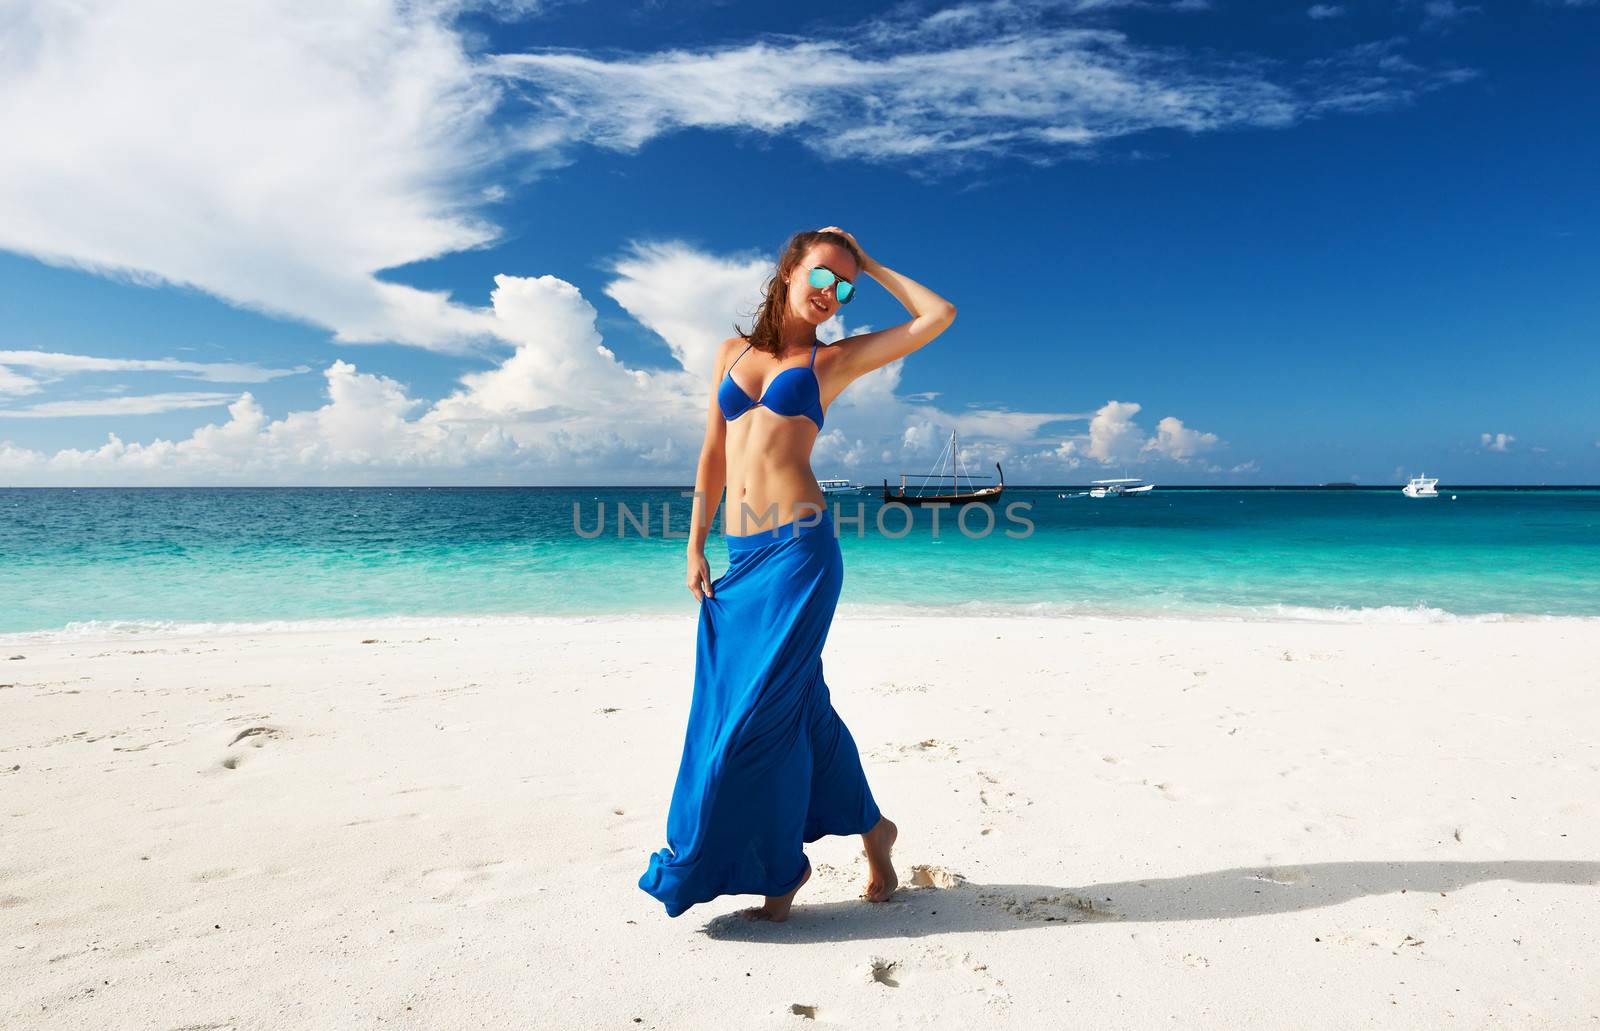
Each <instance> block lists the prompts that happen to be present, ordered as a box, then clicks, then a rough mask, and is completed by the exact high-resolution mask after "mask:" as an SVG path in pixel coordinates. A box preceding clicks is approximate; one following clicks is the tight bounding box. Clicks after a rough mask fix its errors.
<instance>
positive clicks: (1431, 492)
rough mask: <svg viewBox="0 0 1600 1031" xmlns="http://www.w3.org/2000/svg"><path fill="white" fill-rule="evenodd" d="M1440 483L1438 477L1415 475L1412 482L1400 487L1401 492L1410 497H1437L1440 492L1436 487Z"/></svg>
mask: <svg viewBox="0 0 1600 1031" xmlns="http://www.w3.org/2000/svg"><path fill="white" fill-rule="evenodd" d="M1438 485H1439V479H1438V477H1432V478H1429V477H1427V476H1413V477H1411V482H1409V483H1407V484H1406V485H1405V486H1404V487H1401V488H1400V493H1402V494H1404V495H1405V496H1406V497H1408V498H1436V497H1438V496H1439V492H1438V491H1437V490H1435V489H1434V488H1435V487H1437V486H1438Z"/></svg>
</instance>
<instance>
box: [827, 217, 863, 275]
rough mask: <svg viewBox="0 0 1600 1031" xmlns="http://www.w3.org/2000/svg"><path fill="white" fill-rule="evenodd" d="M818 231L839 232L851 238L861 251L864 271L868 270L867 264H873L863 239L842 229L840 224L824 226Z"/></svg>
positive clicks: (848, 238)
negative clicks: (862, 242) (862, 241)
mask: <svg viewBox="0 0 1600 1031" xmlns="http://www.w3.org/2000/svg"><path fill="white" fill-rule="evenodd" d="M817 232H819V233H838V234H839V235H840V236H842V237H844V238H845V239H846V240H849V241H850V242H851V243H852V244H854V245H855V249H856V250H858V251H860V252H861V271H863V272H865V271H867V266H868V265H871V264H872V259H871V258H869V257H867V250H866V248H865V247H862V246H861V241H859V240H857V239H856V238H855V237H854V236H853V235H851V234H850V233H847V232H845V231H844V230H843V229H840V228H839V227H838V226H823V227H822V228H821V229H818V230H817Z"/></svg>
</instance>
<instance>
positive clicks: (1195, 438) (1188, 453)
mask: <svg viewBox="0 0 1600 1031" xmlns="http://www.w3.org/2000/svg"><path fill="white" fill-rule="evenodd" d="M1217 443H1218V440H1217V435H1216V434H1215V433H1202V432H1200V431H1199V430H1192V429H1189V428H1188V427H1187V426H1185V425H1184V424H1183V420H1182V419H1179V418H1176V417H1175V416H1171V415H1169V416H1167V417H1166V418H1164V419H1162V420H1161V421H1160V422H1158V423H1156V435H1155V436H1154V437H1151V438H1150V439H1149V440H1147V441H1145V444H1144V447H1143V448H1142V449H1141V450H1144V451H1154V452H1155V453H1156V454H1158V455H1164V456H1165V457H1167V458H1171V459H1173V460H1174V461H1178V462H1184V461H1187V460H1189V459H1191V458H1193V457H1195V456H1196V455H1198V454H1200V453H1201V452H1204V451H1209V450H1211V449H1212V448H1214V447H1216V446H1217Z"/></svg>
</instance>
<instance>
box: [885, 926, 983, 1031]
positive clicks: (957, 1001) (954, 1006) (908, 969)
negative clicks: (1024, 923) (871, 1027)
mask: <svg viewBox="0 0 1600 1031" xmlns="http://www.w3.org/2000/svg"><path fill="white" fill-rule="evenodd" d="M867 976H868V978H869V979H870V980H869V983H872V984H881V985H883V986H884V987H885V988H899V987H902V986H904V987H906V988H908V989H910V991H911V992H912V994H914V995H915V994H920V993H919V989H922V990H924V991H926V990H939V991H941V999H940V1002H941V1006H942V1007H943V1009H942V1012H941V1016H943V1017H944V1018H945V1019H946V1021H949V1022H950V1026H952V1027H967V1026H981V1025H982V1021H983V1013H984V1011H985V1010H992V1009H995V1008H1004V1007H1006V1006H1009V1005H1010V1003H1011V993H1010V992H1008V991H1007V990H1006V988H1005V984H1004V982H1002V981H1001V980H1000V979H999V978H998V977H996V976H994V974H992V973H990V971H989V965H988V964H987V963H985V962H983V961H981V960H978V959H975V958H974V957H973V955H972V954H971V953H970V952H962V953H957V952H955V951H953V950H951V949H947V948H945V947H943V946H940V945H931V946H927V947H923V948H915V949H912V950H911V955H909V956H896V957H893V958H890V957H885V956H873V957H872V958H871V960H870V965H869V967H868V973H867ZM952 1018H953V1019H952Z"/></svg>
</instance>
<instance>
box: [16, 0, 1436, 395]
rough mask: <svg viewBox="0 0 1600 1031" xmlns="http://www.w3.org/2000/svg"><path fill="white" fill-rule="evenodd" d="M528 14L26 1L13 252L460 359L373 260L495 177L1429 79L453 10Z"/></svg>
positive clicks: (1045, 45) (1291, 99)
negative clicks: (600, 30)
mask: <svg viewBox="0 0 1600 1031" xmlns="http://www.w3.org/2000/svg"><path fill="white" fill-rule="evenodd" d="M539 6H540V5H539V4H537V3H528V2H524V0H498V2H490V3H487V4H472V3H459V2H451V0H421V2H401V0H367V2H364V3H360V4H333V5H328V4H324V3H319V2H317V0H230V2H228V3H222V4H194V3H187V2H183V0H77V2H74V3H70V4H61V3H56V4H48V3H31V4H30V3H18V2H15V0H13V2H11V3H8V4H7V5H6V7H5V8H4V10H5V14H4V15H3V16H0V53H4V54H5V60H4V61H3V62H0V139H3V140H4V141H5V159H4V160H3V161H0V249H5V250H10V251H15V252H18V253H21V254H26V255H30V256H33V257H35V258H38V259H40V260H42V261H46V262H50V263H54V264H59V265H66V266H72V267H77V268H83V269H87V270H91V271H94V272H97V273H101V274H106V275H112V276H119V277H125V278H128V279H131V280H133V281H135V282H140V283H146V284H152V285H155V284H180V285H184V286H191V287H195V288H197V289H200V290H203V291H205V292H207V293H210V294H212V295H215V296H217V297H220V298H223V299H225V300H226V301H228V302H230V303H232V304H235V305H239V306H242V307H245V308H250V309H254V310H261V311H265V312H269V313H273V314H276V315H281V316H285V317H289V318H293V319H297V320H302V321H305V322H308V323H311V324H314V325H317V326H321V327H326V328H328V329H330V330H332V331H333V332H334V334H335V335H336V337H337V338H338V339H339V340H341V341H346V342H371V341H391V340H392V341H397V342H400V343H405V344H412V345H417V346H422V347H428V348H434V349H439V350H447V351H462V352H466V351H472V350H474V349H475V348H476V347H477V346H478V345H479V344H481V343H483V342H485V341H487V340H489V339H492V338H494V337H496V335H497V333H498V331H499V330H500V329H501V328H502V323H501V321H500V320H499V319H498V317H497V316H496V314H495V313H494V312H493V311H492V310H490V309H487V308H482V307H478V306H475V305H473V304H471V303H461V302H457V301H454V300H452V299H451V298H450V297H449V296H447V295H446V294H445V293H443V292H439V291H428V290H421V289H416V288H413V287H409V286H404V285H401V284H398V283H394V282H388V281H385V280H383V279H380V278H379V273H380V272H381V271H382V270H385V269H392V268H395V267H398V266H402V265H406V264H409V263H414V262H419V261H424V260H427V259H430V258H435V257H438V256H440V255H444V254H449V253H452V252H457V251H460V250H463V249H467V248H474V247H480V246H485V245H487V244H489V243H491V242H493V241H494V240H495V239H496V238H497V236H498V234H499V229H498V227H497V226H495V225H493V224H492V223H491V222H490V221H489V220H488V218H487V217H486V214H485V213H486V212H488V211H490V210H492V208H491V207H490V206H491V205H492V204H494V203H495V202H496V201H497V200H498V199H500V198H504V197H505V196H506V195H507V186H506V184H505V183H502V182H497V181H494V178H495V177H496V176H498V175H500V173H502V172H503V173H504V175H503V176H502V177H503V178H504V179H505V180H507V182H511V181H513V180H515V179H517V178H519V177H526V175H527V174H529V173H531V172H536V171H538V170H539V169H541V168H545V167H549V166H551V165H554V164H558V163H560V162H562V161H564V160H567V156H568V154H569V152H570V151H571V148H572V146H573V145H574V144H577V143H587V144H594V145H599V146H604V147H612V148H617V149H622V150H631V149H635V148H637V147H639V146H640V145H642V144H643V143H644V142H645V141H646V140H649V139H651V138H653V137H655V136H657V135H659V134H661V133H665V132H670V131H673V130H677V129H683V128H688V127H699V128H721V129H729V130H739V131H753V132H758V133H763V134H778V133H792V134H795V135H796V137H797V138H798V139H799V140H801V142H803V143H805V144H807V145H809V146H813V147H815V148H816V149H818V150H819V151H820V152H822V153H824V154H826V155H828V156H830V157H855V158H862V159H867V160H876V161H901V160H908V161H909V163H908V164H907V165H906V167H907V168H908V169H910V170H912V171H917V170H920V169H924V168H928V167H931V162H933V161H935V160H938V161H945V162H956V163H959V162H961V161H965V160H973V161H976V160H980V159H986V158H989V157H994V156H999V155H1015V154H1021V155H1022V156H1024V157H1026V158H1027V159H1028V160H1036V161H1037V160H1055V159H1057V158H1059V157H1060V156H1062V155H1065V154H1071V153H1080V152H1082V151H1083V148H1084V147H1085V146H1086V145H1091V144H1095V143H1097V142H1099V141H1104V140H1108V139H1112V138H1116V137H1120V136H1125V135H1128V134H1131V133H1138V132H1143V131H1146V130H1151V129H1180V130H1184V131H1189V132H1201V131H1208V130H1216V129H1225V128H1231V127H1239V126H1257V127H1272V126H1284V125H1289V124H1292V123H1293V122H1295V121H1296V120H1298V119H1300V118H1303V117H1306V116H1309V115H1313V114H1315V113H1317V112H1319V111H1322V110H1328V109H1343V110H1350V109H1357V108H1361V107H1369V106H1373V105H1375V104H1377V103H1379V102H1381V101H1382V100H1383V99H1384V98H1388V99H1391V100H1392V99H1394V98H1401V99H1404V98H1405V97H1408V96H1410V95H1411V92H1412V90H1413V88H1416V89H1420V88H1422V87H1412V86H1411V85H1409V84H1410V83H1412V82H1413V81H1414V80H1418V79H1426V78H1427V76H1428V73H1427V72H1426V71H1425V70H1423V69H1420V68H1418V67H1417V66H1416V65H1412V64H1409V63H1395V62H1393V61H1390V62H1388V63H1386V64H1385V63H1381V62H1376V61H1365V60H1364V59H1363V58H1362V57H1361V56H1360V55H1355V56H1351V57H1347V58H1346V59H1344V60H1343V61H1342V62H1339V63H1336V64H1335V65H1329V66H1326V67H1324V68H1312V69H1311V70H1309V71H1308V72H1307V74H1305V75H1304V76H1302V77H1301V78H1300V79H1299V80H1298V81H1292V79H1291V77H1289V76H1283V81H1273V80H1272V78H1271V76H1272V75H1280V76H1282V73H1280V72H1279V71H1277V70H1274V67H1273V66H1272V65H1269V64H1268V63H1267V62H1264V61H1261V60H1258V59H1255V58H1251V57H1249V56H1222V57H1219V56H1212V55H1209V54H1207V53H1203V52H1199V51H1195V52H1186V51H1182V50H1177V49H1158V48H1152V47H1145V46H1140V45H1137V44H1135V43H1134V42H1132V41H1130V40H1129V38H1128V37H1126V36H1125V35H1123V34H1121V33H1118V32H1114V31H1110V30H1106V29H1088V28H1083V27H1081V26H1080V27H1075V26H1073V25H1070V24H1069V25H1063V24H1061V19H1060V18H1059V17H1057V16H1055V15H1051V16H1049V17H1046V14H1045V13H1042V9H1041V7H1040V6H1039V5H1035V4H1027V3H1014V2H1011V0H993V2H987V3H973V4H969V5H967V6H966V7H963V8H960V9H958V11H955V12H952V13H950V15H949V16H948V17H943V18H941V17H940V16H934V17H931V18H929V19H927V20H926V21H925V22H923V23H921V24H917V23H915V22H912V23H909V24H908V23H907V22H906V20H905V18H904V17H901V16H895V17H889V16H885V17H883V18H881V19H879V20H875V21H868V22H866V23H864V24H862V25H859V26H856V27H855V28H854V29H852V30H851V31H850V32H849V34H848V36H846V34H845V32H844V30H841V33H840V38H838V39H834V40H829V39H809V40H803V41H795V40H793V39H789V38H784V39H775V40H769V39H758V40H755V41H749V42H745V43H743V44H742V45H733V46H726V47H718V48H710V49H702V50H697V51H688V50H675V51H667V52H660V53H651V54H644V55H633V56H614V57H607V58H601V57H596V56H593V55H586V54H582V53H572V52H559V53H557V52H548V51H546V52H537V53H527V54H506V55H498V56H497V55H485V54H482V53H479V52H475V51H474V50H473V49H472V47H473V46H475V45H478V41H479V40H480V38H481V37H479V36H478V35H477V34H475V33H474V34H473V35H472V36H471V37H470V38H469V37H468V36H467V35H466V34H464V33H463V32H462V31H460V30H459V28H458V26H457V25H456V23H455V21H454V19H455V18H456V17H457V16H458V15H459V14H460V12H461V11H462V10H463V9H467V8H477V9H482V8H485V7H487V8H488V9H489V10H490V12H491V13H493V14H497V15H499V16H505V17H513V16H526V15H527V14H529V13H531V12H532V11H534V10H537V9H538V8H539ZM1046 6H1049V5H1046ZM1106 6H1113V5H1111V4H1109V3H1108V2H1106V0H1101V2H1095V0H1079V3H1078V4H1077V5H1076V7H1077V9H1078V11H1080V12H1082V11H1085V10H1087V9H1088V8H1092V7H1106ZM1115 6H1141V7H1159V6H1162V5H1159V4H1151V3H1132V2H1130V3H1127V4H1116V5H1115ZM1165 6H1167V7H1168V8H1169V9H1170V8H1194V7H1199V6H1202V5H1201V4H1199V3H1198V2H1195V0H1187V2H1185V0H1179V2H1177V3H1174V4H1168V5H1165ZM1065 10H1066V11H1067V13H1068V14H1072V12H1073V6H1072V5H1068V7H1067V8H1066V9H1065ZM1096 17H1098V16H1096ZM1386 56H1388V57H1390V58H1392V57H1394V56H1395V55H1394V54H1393V53H1392V52H1390V53H1389V54H1388V55H1386ZM1441 81H1444V80H1441ZM1352 82H1353V83H1354V85H1352ZM1330 83H1332V86H1330ZM1330 91H1331V95H1330ZM514 166H515V167H514ZM534 231H537V227H535V228H534ZM625 260H626V259H625ZM0 382H4V383H6V384H8V389H9V390H10V391H11V392H13V393H15V392H18V391H19V390H26V389H27V388H28V386H29V384H28V382H27V378H26V377H18V376H16V375H15V374H6V376H5V377H4V379H3V380H0Z"/></svg>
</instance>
